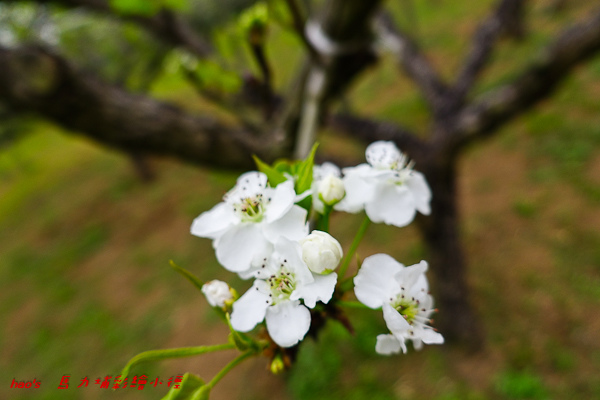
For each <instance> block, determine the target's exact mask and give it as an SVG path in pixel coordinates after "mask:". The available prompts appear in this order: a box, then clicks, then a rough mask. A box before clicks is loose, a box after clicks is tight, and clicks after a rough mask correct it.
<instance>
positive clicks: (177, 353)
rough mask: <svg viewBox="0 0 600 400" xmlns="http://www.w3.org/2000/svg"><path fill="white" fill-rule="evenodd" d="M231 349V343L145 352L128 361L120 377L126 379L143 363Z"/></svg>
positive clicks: (232, 347)
mask: <svg viewBox="0 0 600 400" xmlns="http://www.w3.org/2000/svg"><path fill="white" fill-rule="evenodd" d="M231 349H235V345H234V344H233V343H226V344H218V345H214V346H197V347H181V348H177V349H166V350H150V351H145V352H143V353H140V354H138V355H137V356H135V357H133V358H132V359H131V360H129V362H128V363H127V365H126V366H125V368H123V371H122V372H121V377H122V379H125V378H127V375H128V374H129V371H130V370H131V367H133V366H134V365H136V364H139V363H141V362H144V361H158V360H165V359H169V358H181V357H191V356H197V355H200V354H206V353H212V352H213V351H221V350H231Z"/></svg>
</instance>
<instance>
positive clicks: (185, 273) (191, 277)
mask: <svg viewBox="0 0 600 400" xmlns="http://www.w3.org/2000/svg"><path fill="white" fill-rule="evenodd" d="M169 264H171V268H173V269H174V270H175V271H177V272H179V273H180V274H181V275H183V276H184V277H185V278H186V279H187V280H188V281H190V282H191V283H192V285H194V286H196V287H197V288H198V289H199V290H202V285H204V283H203V282H202V281H201V280H200V279H198V277H196V275H194V274H192V273H191V272H190V271H188V270H187V269H185V268H182V267H180V266H179V265H177V264H175V262H174V261H173V260H169Z"/></svg>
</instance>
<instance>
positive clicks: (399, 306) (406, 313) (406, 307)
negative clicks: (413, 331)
mask: <svg viewBox="0 0 600 400" xmlns="http://www.w3.org/2000/svg"><path fill="white" fill-rule="evenodd" d="M403 297H404V296H402V297H400V298H399V299H397V300H396V301H395V302H393V303H392V304H391V305H392V307H394V309H395V310H396V311H398V312H399V313H400V314H401V315H402V316H403V317H404V319H405V320H406V322H408V323H409V324H411V325H412V323H413V321H414V320H415V319H416V318H417V316H418V315H419V304H418V303H417V302H416V301H414V300H407V299H405V298H403Z"/></svg>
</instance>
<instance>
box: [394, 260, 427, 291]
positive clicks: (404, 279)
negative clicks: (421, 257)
mask: <svg viewBox="0 0 600 400" xmlns="http://www.w3.org/2000/svg"><path fill="white" fill-rule="evenodd" d="M427 267H428V264H427V261H421V262H420V263H418V264H415V265H411V266H410V267H406V268H403V269H402V270H401V271H399V272H398V273H397V274H395V275H394V279H395V280H396V281H397V282H398V284H399V285H400V286H401V287H405V288H406V289H407V290H410V289H413V288H414V289H415V291H420V290H421V289H425V292H427V291H428V289H429V284H428V283H427V278H426V277H425V272H426V271H427ZM411 295H414V293H411Z"/></svg>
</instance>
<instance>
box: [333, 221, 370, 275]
mask: <svg viewBox="0 0 600 400" xmlns="http://www.w3.org/2000/svg"><path fill="white" fill-rule="evenodd" d="M370 224H371V220H370V219H369V217H367V216H365V219H364V220H363V222H362V224H361V225H360V228H358V232H356V236H354V240H353V241H352V244H351V245H350V250H348V254H346V258H344V261H343V262H342V266H341V267H340V269H339V270H338V277H339V279H340V281H341V280H342V279H343V278H344V275H346V270H348V266H349V265H350V262H351V261H352V258H353V257H354V253H356V250H357V249H358V245H359V244H360V242H361V240H362V238H363V237H364V236H365V233H366V232H367V228H368V227H369V225H370Z"/></svg>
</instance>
